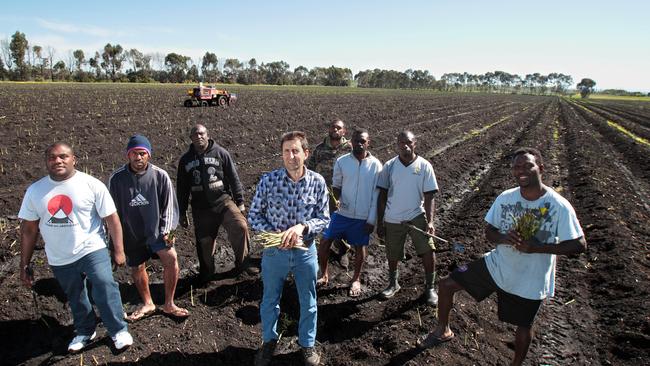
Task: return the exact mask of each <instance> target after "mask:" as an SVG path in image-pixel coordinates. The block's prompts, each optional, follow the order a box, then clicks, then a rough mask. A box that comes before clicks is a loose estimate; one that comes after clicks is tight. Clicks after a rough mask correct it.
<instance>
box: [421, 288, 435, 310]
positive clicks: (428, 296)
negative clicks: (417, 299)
mask: <svg viewBox="0 0 650 366" xmlns="http://www.w3.org/2000/svg"><path fill="white" fill-rule="evenodd" d="M424 299H425V300H426V302H427V304H428V305H431V306H436V305H438V294H437V293H436V290H434V289H433V287H432V288H427V289H424Z"/></svg>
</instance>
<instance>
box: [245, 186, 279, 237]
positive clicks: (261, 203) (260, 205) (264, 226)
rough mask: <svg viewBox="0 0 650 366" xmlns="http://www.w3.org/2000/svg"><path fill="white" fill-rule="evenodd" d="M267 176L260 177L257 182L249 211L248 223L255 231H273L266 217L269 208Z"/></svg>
mask: <svg viewBox="0 0 650 366" xmlns="http://www.w3.org/2000/svg"><path fill="white" fill-rule="evenodd" d="M266 185H267V182H266V176H263V177H262V179H260V182H259V183H258V184H257V189H255V195H254V196H253V200H252V201H251V207H250V210H249V211H248V223H249V224H250V226H251V229H253V231H257V232H261V231H271V230H273V226H271V223H269V222H268V220H267V219H266V209H267V205H268V202H267V199H268V198H267V195H266V192H267V189H266Z"/></svg>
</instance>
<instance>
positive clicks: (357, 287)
mask: <svg viewBox="0 0 650 366" xmlns="http://www.w3.org/2000/svg"><path fill="white" fill-rule="evenodd" d="M348 295H350V297H359V295H361V282H360V281H359V280H356V281H354V282H352V284H351V285H350V291H348Z"/></svg>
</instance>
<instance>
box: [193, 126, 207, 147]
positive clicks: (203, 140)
mask: <svg viewBox="0 0 650 366" xmlns="http://www.w3.org/2000/svg"><path fill="white" fill-rule="evenodd" d="M190 139H192V144H193V145H194V147H195V148H197V149H198V150H201V151H202V150H205V149H206V148H207V147H208V142H209V141H208V140H209V139H210V137H208V130H207V129H206V128H205V126H198V127H195V128H193V129H192V132H191V133H190Z"/></svg>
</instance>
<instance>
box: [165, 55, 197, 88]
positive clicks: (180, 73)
mask: <svg viewBox="0 0 650 366" xmlns="http://www.w3.org/2000/svg"><path fill="white" fill-rule="evenodd" d="M190 60H191V58H189V57H187V56H183V55H179V54H177V53H174V52H172V53H169V54H167V56H165V66H167V68H168V69H169V74H170V75H169V76H170V80H169V81H171V82H172V83H182V82H183V81H184V80H185V73H186V71H187V69H188V67H189V66H188V62H189V61H190Z"/></svg>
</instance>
